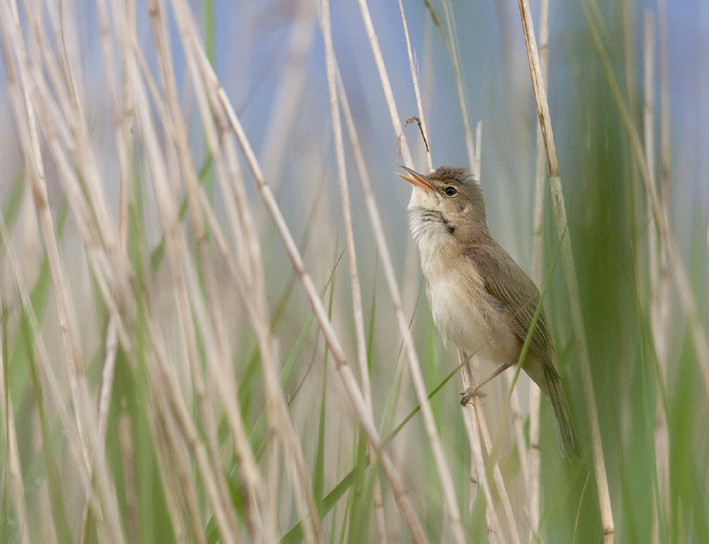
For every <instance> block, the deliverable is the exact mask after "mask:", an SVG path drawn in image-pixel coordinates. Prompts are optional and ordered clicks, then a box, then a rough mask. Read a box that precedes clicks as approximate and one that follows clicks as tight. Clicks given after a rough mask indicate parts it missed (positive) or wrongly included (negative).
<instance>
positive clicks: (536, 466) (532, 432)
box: [527, 0, 549, 541]
mask: <svg viewBox="0 0 709 544" xmlns="http://www.w3.org/2000/svg"><path fill="white" fill-rule="evenodd" d="M539 62H540V64H541V72H542V78H543V79H542V81H544V82H545V83H546V81H547V74H548V72H549V0H542V1H541V4H540V14H539ZM536 132H537V136H536V140H537V159H536V170H535V176H534V220H533V221H534V222H533V227H532V232H533V235H532V280H534V282H535V283H536V284H537V285H541V284H542V281H543V280H544V276H543V265H544V187H545V183H544V182H545V177H546V152H545V151H544V138H543V137H542V129H541V125H539V124H537V131H536ZM541 398H542V392H541V389H539V387H538V386H537V384H535V383H534V382H533V381H531V380H530V382H529V453H528V456H529V463H528V465H529V470H528V480H527V493H528V495H529V525H530V531H531V535H530V540H534V541H538V540H539V538H540V535H539V520H540V517H541V489H542V488H541V485H540V477H541V475H540V471H541V457H540V450H539V429H540V426H539V422H540V421H539V420H540V409H541Z"/></svg>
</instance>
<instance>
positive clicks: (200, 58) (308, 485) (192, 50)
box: [173, 2, 323, 542]
mask: <svg viewBox="0 0 709 544" xmlns="http://www.w3.org/2000/svg"><path fill="white" fill-rule="evenodd" d="M173 5H174V9H175V13H176V15H177V18H178V25H179V27H180V33H181V38H182V40H183V44H184V46H185V51H186V56H187V58H188V62H189V63H190V66H191V70H192V72H193V80H194V82H195V83H196V82H197V81H199V85H200V87H201V86H204V87H205V90H206V95H207V96H208V97H209V99H210V101H211V103H212V104H211V107H212V108H213V110H214V111H215V112H217V108H220V107H221V106H219V102H218V100H220V98H219V97H218V92H219V91H221V92H223V90H222V89H221V88H220V87H211V88H210V85H209V82H210V78H214V75H213V72H212V71H211V66H210V67H209V69H208V71H205V65H204V64H203V62H204V61H205V60H206V59H205V56H204V51H203V50H202V49H201V47H200V46H199V44H198V40H197V39H196V30H195V29H194V22H193V21H192V19H191V15H190V13H189V9H188V8H187V6H186V5H185V4H184V3H183V2H175V3H174V4H173ZM207 65H208V61H207ZM205 84H206V85H205ZM217 113H218V112H217ZM230 156H232V155H231V153H229V152H228V153H227V157H230ZM230 171H231V172H233V173H234V174H236V175H235V177H234V178H233V179H232V183H233V188H232V191H233V194H235V196H236V199H237V206H238V207H239V209H240V212H241V218H240V219H241V222H242V223H241V225H240V226H241V227H242V229H243V230H244V231H245V236H244V238H245V239H244V240H243V241H244V243H245V245H246V247H245V248H244V250H245V251H244V252H243V255H242V256H243V257H245V262H244V263H243V265H244V267H245V272H246V274H247V277H249V278H250V286H249V299H247V303H246V307H247V310H248V313H249V316H250V320H251V322H252V326H253V328H254V332H255V335H256V338H257V341H258V344H259V347H260V351H261V356H262V368H263V371H264V378H265V379H264V393H265V395H266V413H267V420H268V424H269V427H270V429H271V431H272V433H273V434H272V435H271V436H274V437H277V438H278V440H279V441H280V442H281V445H282V448H281V451H282V452H283V455H284V458H285V461H286V462H285V467H286V469H287V474H288V475H289V477H290V479H291V481H292V485H293V490H294V498H295V504H296V507H297V509H298V512H299V515H300V517H301V519H302V520H303V527H304V532H305V535H306V539H307V540H308V541H311V542H320V541H322V539H323V534H322V529H321V527H320V519H319V515H318V512H317V506H316V504H315V499H314V497H313V493H312V482H311V481H310V478H309V475H308V473H307V469H306V467H305V461H304V458H303V453H302V449H301V445H300V442H299V440H298V437H297V434H296V431H295V428H294V426H293V422H292V420H291V418H290V414H289V412H288V408H287V403H286V400H285V396H284V394H283V391H282V390H281V388H280V383H279V378H278V370H277V367H278V363H277V360H278V357H277V351H276V346H275V342H274V339H273V338H272V335H271V332H270V318H269V316H268V309H267V304H266V296H265V286H264V284H263V265H262V261H261V255H260V247H259V242H258V240H257V238H256V237H255V229H254V227H253V221H252V219H251V214H250V211H249V209H248V206H247V204H246V200H245V197H244V195H245V191H244V188H243V187H242V181H241V176H240V172H239V170H238V167H237V166H236V161H235V160H233V161H232V163H231V167H230ZM272 504H273V503H272Z"/></svg>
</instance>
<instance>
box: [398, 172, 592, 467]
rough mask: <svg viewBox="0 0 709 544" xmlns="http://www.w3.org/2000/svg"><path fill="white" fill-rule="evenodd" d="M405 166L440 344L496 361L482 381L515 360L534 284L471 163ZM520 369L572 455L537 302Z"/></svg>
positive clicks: (567, 418) (536, 299)
mask: <svg viewBox="0 0 709 544" xmlns="http://www.w3.org/2000/svg"><path fill="white" fill-rule="evenodd" d="M403 168H404V170H406V172H407V173H408V175H405V174H401V173H398V175H399V176H401V177H402V178H404V179H405V180H406V181H408V182H410V183H411V184H412V185H413V193H412V195H411V200H410V202H409V206H408V210H409V219H410V226H411V232H412V233H413V236H414V239H415V240H416V243H417V245H418V249H419V255H420V258H421V268H422V270H423V275H424V277H425V278H426V285H427V293H428V300H429V303H430V306H431V312H432V313H433V320H434V322H435V324H436V327H437V329H438V330H439V332H440V333H441V335H442V336H443V340H444V343H446V344H448V343H453V344H454V345H455V346H457V347H458V348H459V349H460V350H462V351H463V352H464V353H466V354H467V355H477V356H480V357H482V358H483V359H485V360H487V361H491V362H493V363H497V364H499V365H500V366H499V367H498V369H497V370H496V371H495V372H494V373H493V374H492V375H491V376H490V377H489V378H487V379H486V380H484V381H483V382H481V384H480V386H482V385H484V384H485V383H487V382H488V381H489V380H490V379H492V378H494V377H495V376H497V375H498V374H501V373H502V372H503V371H504V370H506V369H507V368H509V367H511V366H514V365H515V364H516V363H517V361H518V359H519V355H520V352H521V350H522V345H523V344H524V341H525V338H526V337H527V334H528V332H529V331H530V329H531V328H532V322H533V318H534V315H535V312H536V310H537V307H538V305H539V304H540V295H539V290H538V289H537V286H536V285H535V284H534V282H533V281H532V280H531V279H530V278H529V276H527V274H525V273H524V271H523V270H522V269H521V268H520V267H519V265H518V264H517V263H516V262H515V261H514V260H513V259H512V257H510V255H509V254H508V253H507V252H506V251H505V250H504V249H503V248H502V247H501V246H500V245H499V244H498V243H497V242H496V241H495V240H494V239H493V237H492V235H491V234H490V229H489V228H488V226H487V218H486V216H485V202H484V200H483V193H482V188H481V186H480V184H479V183H478V182H477V181H475V180H474V179H473V177H472V175H471V173H470V171H469V170H467V169H464V168H451V167H447V166H442V167H440V168H438V169H437V170H435V171H433V172H431V173H430V174H426V175H423V174H419V173H417V172H415V171H413V170H411V169H410V168H406V167H403ZM522 368H523V369H524V371H525V372H526V373H527V374H528V375H529V377H530V378H531V379H532V380H534V382H535V383H536V384H537V385H538V386H539V387H540V388H541V390H542V391H543V392H544V394H545V395H546V396H547V398H548V399H549V401H550V402H551V407H552V410H553V412H554V416H555V421H556V431H557V433H556V434H557V439H558V441H559V446H560V448H561V451H562V453H563V454H564V455H565V456H572V455H573V456H578V445H577V442H576V436H575V434H574V428H573V424H572V421H571V412H570V411H569V405H568V402H567V400H566V395H564V390H563V388H562V384H561V379H560V378H559V370H558V368H557V363H556V351H555V349H554V342H553V339H552V335H551V329H550V327H549V322H548V321H547V317H546V314H545V313H544V310H543V309H542V310H541V312H540V313H539V316H538V318H537V321H536V323H535V327H534V329H533V331H532V337H531V341H530V343H529V350H528V351H527V354H526V358H525V360H524V362H523V367H522ZM480 386H478V388H479V387H480ZM478 388H476V389H475V390H470V389H468V390H466V391H465V392H463V398H462V401H461V404H467V403H468V402H469V401H470V400H471V399H472V397H473V396H475V395H476V394H479V393H478Z"/></svg>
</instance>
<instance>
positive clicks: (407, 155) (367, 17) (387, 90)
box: [358, 0, 413, 167]
mask: <svg viewBox="0 0 709 544" xmlns="http://www.w3.org/2000/svg"><path fill="white" fill-rule="evenodd" d="M358 3H359V10H360V12H361V14H362V21H363V22H364V28H365V29H366V31H367V38H368V40H369V45H370V46H371V48H372V54H373V55H374V63H375V64H376V66H377V72H378V73H379V80H380V81H381V83H382V89H383V90H384V98H385V100H386V103H387V107H388V108H389V116H390V117H391V124H392V126H393V127H394V134H395V135H396V136H397V137H398V136H399V135H401V140H400V145H401V154H402V155H403V157H404V164H406V165H408V166H411V167H413V160H412V158H411V152H410V151H409V144H408V142H407V141H406V136H404V135H403V132H402V127H401V119H400V118H399V112H398V110H397V108H396V101H395V100H394V91H392V89H391V82H390V81H389V74H388V73H387V69H386V66H385V65H384V57H383V56H382V50H381V48H380V47H379V38H378V37H377V33H376V32H375V31H374V24H373V23H372V16H371V14H370V13H369V6H368V5H367V0H358Z"/></svg>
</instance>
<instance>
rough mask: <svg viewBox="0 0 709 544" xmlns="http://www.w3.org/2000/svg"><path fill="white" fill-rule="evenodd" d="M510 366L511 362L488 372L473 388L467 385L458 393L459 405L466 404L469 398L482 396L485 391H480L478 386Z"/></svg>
mask: <svg viewBox="0 0 709 544" xmlns="http://www.w3.org/2000/svg"><path fill="white" fill-rule="evenodd" d="M511 366H512V365H511V364H504V365H500V367H499V368H498V369H497V370H495V372H493V373H492V374H490V375H489V376H488V377H487V378H485V379H484V380H483V381H482V382H480V383H479V384H478V385H477V386H476V387H475V389H471V388H470V387H468V388H467V389H466V390H465V391H463V392H462V393H461V394H460V396H461V399H460V404H461V406H465V405H466V404H468V403H469V402H470V401H471V400H473V397H480V398H482V397H484V396H485V393H483V392H482V391H480V388H481V387H482V386H483V385H485V384H486V383H488V382H489V381H491V380H493V379H494V378H496V377H497V376H499V375H500V374H502V373H503V372H504V371H505V370H507V369H508V368H510V367H511Z"/></svg>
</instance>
